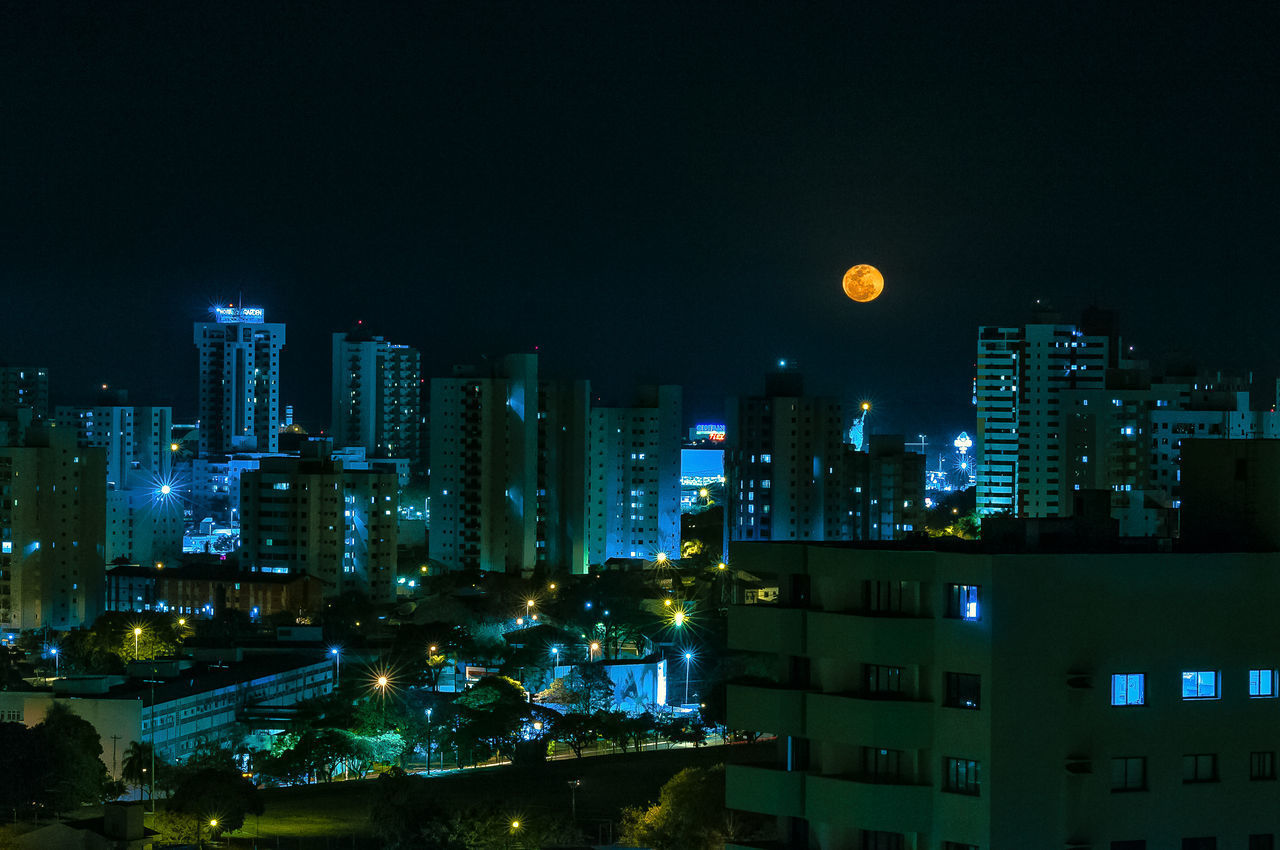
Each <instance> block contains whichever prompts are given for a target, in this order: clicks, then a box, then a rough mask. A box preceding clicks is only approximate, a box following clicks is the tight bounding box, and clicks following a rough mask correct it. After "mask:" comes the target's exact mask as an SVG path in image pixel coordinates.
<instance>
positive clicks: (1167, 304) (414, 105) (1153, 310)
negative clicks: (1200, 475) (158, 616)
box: [0, 2, 1280, 441]
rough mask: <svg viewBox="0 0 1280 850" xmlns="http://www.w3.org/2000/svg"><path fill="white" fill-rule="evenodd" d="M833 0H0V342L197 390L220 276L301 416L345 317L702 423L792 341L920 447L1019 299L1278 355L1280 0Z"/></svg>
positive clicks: (430, 348) (85, 382) (112, 379)
mask: <svg viewBox="0 0 1280 850" xmlns="http://www.w3.org/2000/svg"><path fill="white" fill-rule="evenodd" d="M857 5H861V4H853V3H849V4H845V8H844V9H843V10H841V11H839V12H838V13H832V12H827V11H822V10H823V8H825V7H822V6H819V5H816V4H799V3H797V4H782V3H778V4H752V3H694V2H690V3H681V4H672V5H666V4H656V3H622V2H595V3H584V4H579V5H562V4H551V3H521V4H517V3H501V4H491V3H478V2H457V3H452V4H434V3H432V4H406V5H405V6H401V5H398V4H397V5H396V6H395V7H394V8H390V9H389V8H381V9H379V8H376V7H375V4H372V3H359V4H354V3H353V4H351V5H349V6H345V5H341V4H330V3H319V2H316V3H306V4H296V5H282V4H269V3H251V4H245V5H240V6H237V5H236V4H229V3H209V4H192V3H182V4H177V3H168V4H158V3H157V4H149V7H148V9H147V13H146V14H143V13H142V12H141V11H139V10H140V9H141V8H142V7H141V6H137V5H124V4H114V3H95V4H83V5H82V4H74V3H68V4H56V8H55V4H49V3H41V2H32V3H29V4H25V5H23V6H19V5H18V4H6V5H5V6H4V7H2V8H0V292H2V294H3V298H2V300H0V311H2V312H3V315H4V317H5V321H4V323H3V325H2V326H0V327H2V328H3V330H0V359H2V360H4V361H7V362H10V363H14V364H19V363H21V364H39V365H48V366H49V367H50V368H51V369H52V370H53V384H54V395H55V400H60V401H66V402H73V401H84V400H88V399H90V398H91V394H92V388H93V387H94V386H96V385H97V384H99V383H101V382H108V383H110V384H112V385H115V386H120V387H127V388H128V389H129V390H130V391H131V398H132V400H134V401H135V402H137V403H143V404H145V403H172V404H173V405H174V406H175V407H176V415H177V417H178V418H179V419H183V418H190V417H192V416H193V415H194V403H195V351H194V347H193V346H192V344H191V323H192V321H194V320H197V319H202V318H203V317H204V316H205V315H206V313H207V310H208V307H209V305H210V304H211V303H213V302H215V301H219V300H220V301H233V300H237V299H239V298H240V297H241V294H243V298H244V301H245V303H246V304H250V303H252V304H260V305H262V306H264V307H265V308H266V310H267V317H268V320H270V321H284V322H286V323H287V324H288V338H289V344H288V348H287V350H286V355H285V361H284V375H283V378H282V385H281V391H282V398H283V400H284V401H285V402H287V403H293V404H295V405H296V406H297V410H298V417H299V418H300V420H301V421H302V422H303V423H304V424H307V425H309V426H312V427H319V426H322V425H325V424H327V423H326V422H325V420H326V419H327V418H328V402H327V396H328V389H329V348H328V346H329V334H330V333H331V332H333V331H335V330H342V329H345V328H347V327H348V326H349V325H350V324H351V323H352V322H353V321H354V320H356V319H364V320H365V322H366V326H367V327H370V328H372V329H373V331H374V332H379V333H382V334H384V335H386V336H388V337H390V338H391V339H393V340H395V341H398V342H407V343H410V344H413V345H416V346H418V347H420V348H421V349H422V350H423V352H424V359H425V364H426V366H427V371H428V374H429V375H431V374H446V373H447V370H448V368H449V366H450V365H451V364H453V363H457V362H473V361H475V360H476V359H478V358H479V357H480V356H481V355H482V354H486V353H487V354H494V355H497V354H503V353H507V352H512V351H527V350H532V349H533V347H534V346H538V347H539V351H540V353H541V354H542V355H543V368H544V371H549V372H550V373H552V374H555V375H559V376H561V377H587V378H590V379H591V380H592V381H593V383H594V384H595V385H597V387H598V388H599V390H600V392H601V394H602V395H603V396H604V398H605V400H606V401H610V400H612V401H617V402H620V403H621V402H625V401H626V400H627V396H628V395H629V391H630V387H631V386H632V384H633V383H635V382H641V381H645V382H649V381H659V382H670V383H679V384H683V385H684V386H685V387H686V409H687V413H688V418H689V419H690V420H693V419H695V418H701V419H706V418H719V415H720V414H721V411H722V410H723V398H724V396H725V395H728V394H732V393H742V392H754V391H757V390H758V389H759V387H760V385H761V375H762V373H763V371H764V370H765V369H767V368H768V367H769V365H770V364H771V363H772V362H773V361H774V360H776V359H777V358H779V357H787V358H792V359H795V360H798V361H799V362H800V363H801V364H802V365H803V368H804V371H805V373H806V374H807V376H808V379H809V380H808V383H809V387H810V389H811V390H812V391H815V392H825V393H831V394H836V395H838V396H840V397H842V398H845V399H848V400H850V401H853V400H856V399H858V398H861V397H863V396H869V397H870V398H872V399H873V400H875V401H876V403H877V407H876V419H877V421H876V422H875V425H874V427H875V430H877V431H882V432H883V431H902V432H906V433H909V434H914V433H916V432H918V431H926V432H928V433H930V434H931V435H932V439H933V440H935V441H936V440H937V439H939V438H941V437H943V436H947V435H948V434H949V433H953V432H954V431H957V430H959V429H960V428H970V429H971V428H972V422H973V410H972V407H971V406H970V401H969V399H970V389H971V378H972V362H973V358H974V348H975V338H976V328H977V326H978V325H979V324H982V323H1020V322H1023V321H1026V320H1028V319H1029V318H1030V313H1029V311H1030V305H1031V304H1032V303H1033V301H1034V299H1036V298H1042V299H1045V300H1047V301H1050V302H1052V303H1054V304H1055V305H1057V306H1058V307H1059V308H1060V309H1061V310H1062V311H1063V313H1064V314H1065V315H1066V317H1068V318H1073V317H1075V316H1076V315H1077V314H1078V312H1079V310H1080V309H1081V308H1083V307H1085V306H1087V305H1088V304H1090V303H1097V304H1099V305H1100V306H1104V307H1110V308H1113V309H1116V310H1118V311H1119V313H1120V316H1121V327H1122V328H1123V329H1124V330H1125V333H1126V336H1127V339H1126V342H1132V343H1134V344H1136V345H1137V347H1138V353H1139V355H1143V354H1145V355H1147V356H1150V357H1151V358H1153V359H1155V360H1162V359H1164V358H1166V357H1168V356H1186V355H1190V356H1194V357H1196V358H1197V359H1198V360H1199V361H1200V362H1201V363H1203V364H1204V365H1206V366H1211V367H1214V368H1222V369H1226V370H1244V369H1253V370H1255V371H1257V372H1260V373H1263V374H1268V375H1274V374H1276V373H1280V351H1278V349H1277V345H1276V342H1275V340H1276V337H1275V334H1274V331H1273V327H1274V324H1275V321H1276V312H1277V311H1276V308H1277V306H1280V298H1277V296H1276V294H1275V291H1274V282H1275V278H1276V274H1275V269H1276V267H1277V259H1278V257H1277V254H1278V253H1280V238H1278V236H1277V233H1276V228H1277V222H1278V221H1280V216H1277V212H1278V210H1277V206H1278V201H1277V198H1280V194H1278V191H1277V190H1280V157H1278V156H1277V153H1278V152H1280V145H1278V144H1277V142H1278V138H1277V129H1278V127H1277V106H1278V104H1280V85H1278V84H1277V83H1278V82H1280V81H1278V80H1277V70H1278V63H1280V59H1278V58H1277V56H1278V55H1280V51H1277V49H1276V45H1277V44H1280V26H1278V24H1280V18H1278V16H1277V12H1276V6H1275V4H1271V3H1267V4H1261V3H1259V4H1247V3H1231V4H1210V3H1203V4H1198V6H1197V7H1193V6H1191V5H1183V4H1178V3H1165V4H1152V5H1151V6H1150V13H1149V14H1147V13H1138V12H1134V11H1133V10H1132V4H1124V5H1127V6H1129V7H1130V8H1129V10H1127V11H1126V10H1115V9H1112V8H1111V6H1112V5H1113V4H1099V5H1097V6H1091V5H1090V4H1083V3H1071V4H1058V6H1059V8H1058V11H1057V13H1055V14H1046V9H1047V8H1048V4H1039V3H1027V4H1019V5H1013V4H1010V5H1009V6H1007V7H1003V8H1002V7H999V6H993V5H990V4H982V5H979V4H972V3H945V4H944V3H938V4H924V5H917V6H916V7H915V8H914V10H913V11H910V12H908V11H906V10H904V9H903V7H904V6H906V5H909V4H898V3H881V4H877V5H878V6H879V7H881V8H879V10H878V11H869V10H867V9H864V10H863V11H858V10H857V9H856V8H855V7H856V6H857ZM1114 5H1121V4H1114ZM864 262H865V263H872V264H874V265H876V266H877V267H879V268H880V270H881V271H882V272H883V273H884V276H885V278H886V282H887V284H886V290H885V293H884V295H883V296H881V298H880V299H879V300H878V301H876V302H874V303H872V304H866V305H859V304H854V303H853V302H850V301H848V300H847V299H846V298H845V297H844V296H843V295H842V293H841V290H840V278H841V275H842V274H843V272H844V270H845V269H846V268H848V267H849V266H851V265H853V264H855V263H864Z"/></svg>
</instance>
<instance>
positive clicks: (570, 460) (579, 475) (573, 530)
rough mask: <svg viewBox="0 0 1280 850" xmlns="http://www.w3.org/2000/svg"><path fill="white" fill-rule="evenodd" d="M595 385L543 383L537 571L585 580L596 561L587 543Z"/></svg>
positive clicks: (539, 397)
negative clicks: (542, 568) (590, 451)
mask: <svg viewBox="0 0 1280 850" xmlns="http://www.w3.org/2000/svg"><path fill="white" fill-rule="evenodd" d="M590 411H591V385H590V383H589V382H587V381H547V380H541V381H539V382H538V463H537V476H538V478H537V486H536V493H537V526H536V530H535V537H536V541H535V544H534V546H535V551H536V555H535V566H543V567H545V568H547V569H548V570H551V571H553V572H561V571H563V572H569V573H574V574H583V573H586V572H587V566H588V564H590V563H599V562H598V561H592V560H590V559H589V557H588V546H587V537H588V530H589V529H590V528H591V517H590V514H589V509H590V505H589V504H588V502H589V499H590V495H589V492H588V488H589V483H588V482H589V475H590V462H591V459H590V457H589V450H588V445H587V444H588V441H589V437H588V432H589V430H590V427H591V425H590V422H591V413H590Z"/></svg>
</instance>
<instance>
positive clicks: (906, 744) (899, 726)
mask: <svg viewBox="0 0 1280 850" xmlns="http://www.w3.org/2000/svg"><path fill="white" fill-rule="evenodd" d="M730 704H731V705H732V703H730ZM934 711H935V708H934V705H933V703H931V702H924V701H919V700H888V699H867V698H865V697H857V696H851V695H848V694H819V693H810V694H806V695H805V711H804V717H805V736H806V737H808V738H811V739H813V740H815V741H832V742H837V743H842V744H864V743H866V742H867V741H875V742H876V746H878V747H890V748H892V749H895V750H917V749H925V748H928V747H930V746H931V745H932V742H933V724H934Z"/></svg>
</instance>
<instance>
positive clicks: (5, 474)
mask: <svg viewBox="0 0 1280 850" xmlns="http://www.w3.org/2000/svg"><path fill="white" fill-rule="evenodd" d="M105 467H106V458H105V457H104V451H103V450H102V449H100V448H81V447H80V446H77V445H76V444H75V440H74V439H73V437H72V435H71V434H69V433H64V432H59V431H58V430H57V429H56V428H55V429H46V428H33V429H30V430H28V431H27V433H26V434H25V436H24V438H23V440H22V441H21V442H17V443H13V444H10V445H7V446H0V630H2V631H4V632H5V633H7V634H13V633H16V632H18V631H22V630H26V629H41V628H53V629H70V628H76V627H79V626H87V625H90V624H92V623H93V621H94V620H95V619H96V618H97V616H98V614H100V613H101V612H102V606H103V597H104V587H105V584H104V570H103V564H104V561H103V554H104V553H103V541H104V521H105V517H106V507H105V504H104V494H105V492H106V485H105V480H106V469H105Z"/></svg>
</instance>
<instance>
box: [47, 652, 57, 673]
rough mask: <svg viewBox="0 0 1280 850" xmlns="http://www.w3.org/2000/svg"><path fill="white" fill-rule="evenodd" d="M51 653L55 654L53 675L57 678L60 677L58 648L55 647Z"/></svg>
mask: <svg viewBox="0 0 1280 850" xmlns="http://www.w3.org/2000/svg"><path fill="white" fill-rule="evenodd" d="M49 651H50V652H51V653H53V675H54V678H57V676H58V648H57V647H56V646H55V647H54V648H53V649H51V650H49Z"/></svg>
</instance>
